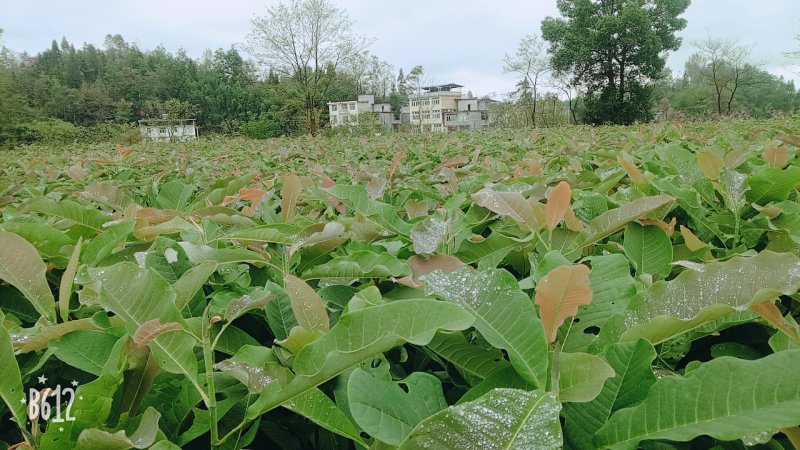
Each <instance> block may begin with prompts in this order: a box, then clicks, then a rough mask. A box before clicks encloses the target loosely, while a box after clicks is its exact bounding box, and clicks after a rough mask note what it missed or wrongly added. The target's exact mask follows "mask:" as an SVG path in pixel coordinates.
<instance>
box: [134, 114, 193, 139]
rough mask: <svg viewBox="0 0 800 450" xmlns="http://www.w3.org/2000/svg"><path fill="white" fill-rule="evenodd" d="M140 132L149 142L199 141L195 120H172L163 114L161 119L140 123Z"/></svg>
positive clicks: (141, 121) (146, 120)
mask: <svg viewBox="0 0 800 450" xmlns="http://www.w3.org/2000/svg"><path fill="white" fill-rule="evenodd" d="M139 132H140V133H142V137H143V138H144V139H145V140H148V141H160V142H171V141H173V140H174V141H193V140H195V139H197V125H196V120H195V119H170V118H169V116H168V115H167V114H163V115H162V116H161V118H160V119H143V120H140V121H139Z"/></svg>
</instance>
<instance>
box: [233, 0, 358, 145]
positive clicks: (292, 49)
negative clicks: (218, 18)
mask: <svg viewBox="0 0 800 450" xmlns="http://www.w3.org/2000/svg"><path fill="white" fill-rule="evenodd" d="M371 43H372V40H371V39H368V38H366V37H363V36H361V35H359V34H357V33H355V32H354V31H353V21H352V20H350V18H349V17H348V15H347V13H346V12H345V11H344V10H343V9H340V8H337V7H335V6H334V5H333V4H331V3H329V2H328V1H326V0H289V1H288V2H286V3H279V4H278V5H276V6H272V7H269V8H267V12H266V14H264V15H263V16H261V17H256V18H254V19H253V20H252V27H251V30H250V34H248V36H247V41H246V47H247V50H248V51H249V53H250V54H252V55H253V56H254V57H255V58H256V59H257V60H258V62H259V63H261V64H263V65H264V66H265V67H268V68H271V69H274V70H275V71H277V72H278V73H279V74H280V75H282V76H283V78H284V79H285V80H291V82H293V83H295V84H296V90H297V93H298V94H299V95H300V96H301V97H302V99H303V107H304V109H305V110H306V120H307V123H306V127H307V130H308V131H310V132H312V133H313V132H315V131H316V130H317V128H318V123H319V109H320V108H321V106H322V102H323V100H324V99H325V98H326V94H327V92H328V90H329V89H330V87H331V84H332V82H333V81H334V77H333V74H335V72H336V71H337V69H338V68H339V67H340V66H342V65H343V64H345V63H346V62H347V61H349V60H351V59H352V58H353V57H355V56H356V55H357V54H358V53H359V52H361V51H363V50H365V49H366V48H367V47H368V46H369V44H371Z"/></svg>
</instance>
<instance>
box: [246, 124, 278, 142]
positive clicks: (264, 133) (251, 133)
mask: <svg viewBox="0 0 800 450" xmlns="http://www.w3.org/2000/svg"><path fill="white" fill-rule="evenodd" d="M240 131H241V132H242V134H243V135H245V136H247V137H251V138H254V139H269V138H274V137H279V136H280V135H282V134H283V129H282V128H281V126H280V124H278V122H275V121H272V120H268V119H259V120H255V121H251V122H247V123H246V124H244V125H242V127H241V129H240Z"/></svg>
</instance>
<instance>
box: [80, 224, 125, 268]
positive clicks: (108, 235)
mask: <svg viewBox="0 0 800 450" xmlns="http://www.w3.org/2000/svg"><path fill="white" fill-rule="evenodd" d="M135 227H136V222H134V221H125V222H120V223H117V224H114V225H111V226H110V227H108V228H107V229H106V230H105V231H103V232H102V233H100V234H99V235H98V236H97V237H94V238H92V240H91V241H89V243H88V244H86V248H85V249H84V250H83V253H82V254H81V262H83V263H84V264H88V265H90V266H97V265H98V263H99V262H100V261H102V260H103V258H105V257H106V256H108V255H110V254H111V252H112V251H113V250H114V247H116V246H118V245H119V244H120V243H121V242H124V240H125V238H127V237H128V235H130V234H131V233H133V229H134V228H135Z"/></svg>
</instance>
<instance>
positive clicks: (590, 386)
mask: <svg viewBox="0 0 800 450" xmlns="http://www.w3.org/2000/svg"><path fill="white" fill-rule="evenodd" d="M558 357H559V366H558V398H559V400H561V402H562V403H567V402H588V401H591V400H593V399H594V398H595V397H597V395H598V394H599V393H600V391H601V390H602V389H603V383H605V381H606V380H607V379H609V378H611V377H613V376H614V369H613V368H612V367H611V366H610V365H608V363H607V362H605V361H603V360H602V359H600V358H599V357H597V356H595V355H590V354H588V353H559V355H558Z"/></svg>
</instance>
